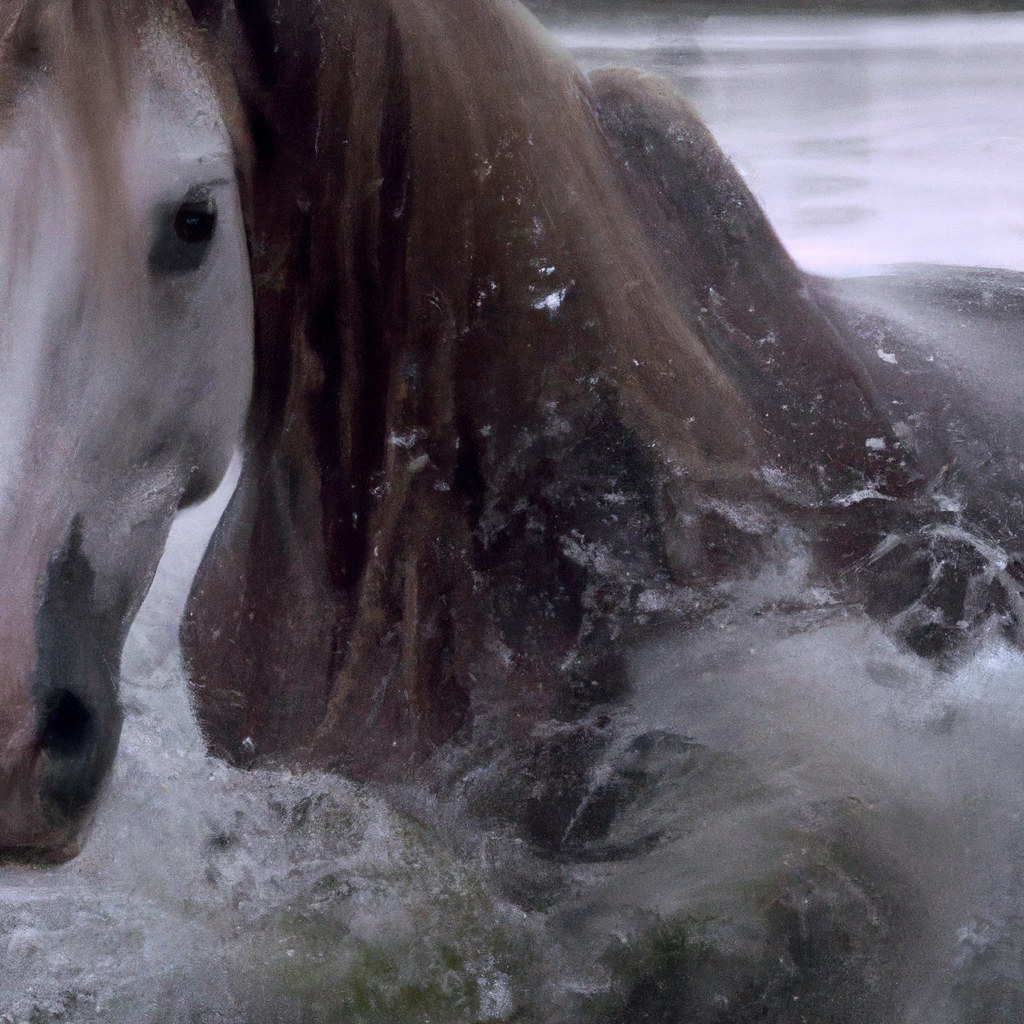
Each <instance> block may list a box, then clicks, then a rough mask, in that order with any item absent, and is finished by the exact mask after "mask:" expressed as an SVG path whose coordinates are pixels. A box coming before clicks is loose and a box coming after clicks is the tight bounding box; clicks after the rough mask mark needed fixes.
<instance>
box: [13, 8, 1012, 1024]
mask: <svg viewBox="0 0 1024 1024" xmlns="http://www.w3.org/2000/svg"><path fill="white" fill-rule="evenodd" d="M560 33H561V38H562V39H563V41H564V42H566V43H567V44H569V45H571V46H572V47H573V48H574V49H575V50H576V52H577V53H578V55H579V57H580V59H581V60H582V61H583V62H584V63H585V64H586V65H588V66H596V65H599V64H603V63H633V64H640V65H642V66H644V67H648V68H651V69H654V70H658V71H661V72H662V73H667V74H669V75H671V76H672V77H674V78H675V79H676V80H677V81H678V82H679V83H680V84H681V86H682V87H683V88H684V89H685V90H686V91H687V93H688V94H689V95H690V96H691V97H692V99H693V101H694V103H695V105H696V106H697V108H698V109H699V110H700V111H701V113H702V114H703V115H704V116H705V117H706V119H707V120H708V121H709V123H710V124H711V126H712V128H713V130H714V131H715V133H716V135H717V137H718V138H719V140H720V141H721V142H722V144H723V146H724V148H725V149H726V151H727V152H728V153H730V154H731V155H732V156H733V157H734V159H735V160H736V161H737V163H738V164H739V165H740V167H741V168H742V169H743V170H744V172H745V173H746V174H747V176H748V180H749V181H750V183H751V185H752V187H753V189H754V191H755V193H757V194H758V195H759V197H760V198H761V199H762V200H763V202H764V203H765V205H766V206H767V209H768V212H769V215H770V216H771V217H772V219H773V220H774V222H775V224H776V226H777V228H778V230H779V232H780V234H781V235H782V237H783V239H784V240H785V241H786V243H787V244H788V245H789V246H790V248H791V249H792V250H793V251H794V252H795V253H796V255H797V257H798V259H799V260H800V261H801V262H802V263H803V264H804V266H806V267H807V268H809V269H812V270H817V271H822V272H830V273H838V272H844V271H852V272H857V273H861V272H866V271H868V270H869V269H871V268H872V267H875V266H877V265H881V264H886V263H889V262H898V261H902V260H930V261H942V262H949V263H959V264H967V263H972V264H982V265H991V266H1003V267H1012V268H1017V269H1024V255H1022V250H1024V247H1022V246H1021V236H1022V233H1024V181H1022V180H1020V179H1019V175H1018V173H1017V169H1018V168H1019V166H1021V160H1020V157H1021V156H1022V147H1024V123H1022V122H1024V105H1021V104H1019V103H1017V102H1016V101H1017V100H1018V99H1019V97H1020V96H1021V95H1022V94H1024V89H1022V88H1021V86H1022V85H1024V82H1022V77H1024V61H1020V60H1019V54H1020V52H1021V44H1022V43H1024V19H1022V18H1019V17H1016V16H1009V15H997V16H984V17H980V16H979V17H943V18H922V19H892V20H887V19H877V18H874V19H858V20H843V19H830V20H817V19H799V20H797V19H764V18H761V19H753V18H747V19H712V20H710V21H708V22H705V23H703V24H701V25H690V26H686V25H679V24H675V25H673V24H672V23H671V22H670V21H664V22H661V23H658V24H648V25H645V26H641V28H640V29H639V30H638V29H637V28H636V26H633V25H631V24H630V23H629V22H623V23H620V24H619V25H601V26H594V25H588V26H584V27H582V28H581V27H578V26H576V27H573V26H562V27H561V28H560ZM229 487H230V481H228V482H227V483H226V484H225V487H223V488H222V489H221V491H220V492H219V493H218V495H217V496H215V498H214V499H211V503H209V504H208V505H206V506H203V507H202V508H200V509H197V510H195V511H192V512H189V513H186V514H185V515H183V516H182V517H181V518H180V519H179V521H178V523H177V524H176V527H175V532H174V536H173V537H172V541H171V543H170V544H169V546H168V550H167V553H166V555H165V558H164V560H163V562H162V564H161V569H160V572H159V575H158V579H157V581H156V583H155V584H154V587H153V590H152V592H151V594H150V596H149V598H148V599H147V602H146V604H145V606H144V608H143V610H142V612H141V613H140V615H139V619H138V621H137V623H136V625H135V627H134V628H133V631H132V634H131V637H130V639H129V643H128V647H127V649H126V652H125V659H124V672H123V675H124V678H123V683H122V686H123V699H124V703H125V707H126V723H125V729H124V735H123V739H122V744H121V750H120V753H119V755H118V759H117V762H116V765H115V768H114V773H113V778H112V781H111V784H110V787H109V791H108V793H107V795H106V798H105V800H104V801H103V803H102V806H101V808H100V812H99V814H98V817H97V820H96V822H95V825H94V827H93V830H92V833H91V836H90V838H89V841H88V843H87V845H86V848H85V852H84V853H83V854H82V855H81V856H80V857H79V858H77V859H76V860H75V861H73V862H72V863H70V864H67V865H64V866H61V867H59V868H53V869H48V870H30V869H10V868H8V869H4V870H2V871H0V1021H6V1022H11V1024H13V1022H18V1024H25V1022H33V1024H41V1022H50V1021H76V1022H77V1021H81V1022H88V1021H93V1020H111V1021H130V1022H136V1021H138V1022H170V1021H174V1022H177V1021H190V1022H191V1021H204V1022H205V1021H245V1022H256V1024H258V1022H262V1021H268V1022H269V1021H287V1022H292V1021H332V1022H333V1021H340V1020H344V1021H368V1022H369V1021H375V1022H384V1021H387V1022H392V1021H410V1022H411V1021H417V1022H426V1021H433V1022H448V1021H452V1022H455V1021H460V1022H461V1021H513V1020H516V1021H544V1022H558V1021H565V1022H576V1021H587V1020H593V1021H608V1022H611V1021H622V1022H629V1024H634V1022H636V1021H664V1022H669V1021H672V1022H675V1021H676V1020H677V1016H675V1015H673V1009H672V1008H673V1007H678V1006H680V1005H683V1004H685V1005H687V1006H690V1007H693V1008H695V1009H693V1011H692V1020H694V1021H708V1022H711V1021H723V1022H724V1021H746V1020H751V1019H755V1018H754V1016H752V1014H754V1012H755V1008H756V1007H757V1006H765V1005H767V1006H770V1007H771V1008H772V1009H771V1012H770V1014H769V1016H768V1017H767V1018H765V1019H770V1020H772V1021H779V1022H783V1021H785V1022H790V1021H792V1022H793V1024H798V1022H800V1021H815V1022H816V1024H817V1022H821V1021H835V1022H836V1024H840V1022H841V1024H850V1022H853V1021H859V1020H872V1021H877V1022H882V1021H893V1022H895V1021H900V1022H907V1024H910V1022H915V1024H917V1022H921V1024H925V1022H928V1024H940V1022H950V1024H952V1022H966V1021H979V1022H985V1024H995V1022H1002V1021H1006V1022H1009V1021H1017V1020H1019V1019H1021V1016H1022V1012H1024V1010H1022V1007H1024V973H1022V970H1021V963H1022V962H1024V924H1022V922H1021V919H1020V913H1019V910H1018V908H1019V906H1020V905H1021V899H1020V897H1021V895H1022V888H1021V887H1022V880H1024V873H1022V868H1024V864H1022V861H1021V857H1020V854H1019V851H1020V850H1021V849H1022V848H1024V846H1022V840H1024V834H1022V832H1024V826H1022V824H1021V814H1022V812H1024V806H1022V804H1024V796H1022V795H1021V789H1020V785H1019V779H1020V778H1021V771H1022V769H1024V712H1022V710H1021V709H1022V708H1024V699H1022V698H1024V658H1022V657H1021V655H1020V654H1018V653H1016V652H1014V651H1011V650H1009V649H1007V648H1005V647H1003V646H1001V645H1000V643H999V642H998V641H997V640H992V641H990V642H989V643H987V644H985V645H983V646H982V648H981V649H980V650H979V651H978V652H977V653H976V654H975V655H974V656H973V657H972V658H971V659H970V660H969V661H967V663H966V664H963V665H961V666H960V667H959V668H957V669H956V670H955V671H950V672H944V673H942V672H935V671H933V670H932V669H931V668H930V667H929V666H928V665H926V664H925V663H923V662H921V661H920V660H919V659H916V658H915V657H913V656H912V655H910V654H907V653H905V652H903V651H901V650H899V649H898V648H897V647H896V646H894V644H893V643H892V642H891V641H890V640H889V639H887V637H885V636H884V635H883V634H882V633H881V631H880V630H879V629H878V628H877V626H875V625H874V624H873V623H872V622H871V621H870V620H868V619H867V618H866V617H865V616H863V615H862V614H861V613H860V612H859V611H857V610H856V609H853V608H849V607H846V606H844V605H843V604H841V603H840V602H838V601H837V599H836V597H835V595H833V594H831V593H830V592H828V591H827V590H824V589H821V588H819V587H818V586H817V585H816V584H815V583H814V581H813V579H812V577H811V575H810V570H809V565H808V562H807V559H806V556H805V555H804V553H803V551H802V547H801V544H800V543H799V538H797V537H792V538H787V537H786V536H780V537H779V539H778V542H777V550H776V551H775V552H774V554H773V556H772V557H771V558H770V559H769V560H768V565H767V567H766V568H765V569H764V570H763V572H762V573H761V574H760V576H759V577H758V578H757V579H756V580H744V581H740V582H734V583H731V584H723V594H722V597H723V607H722V609H721V610H720V611H719V612H716V613H715V614H713V615H711V616H709V617H708V619H706V620H705V621H704V622H703V623H702V624H701V625H700V626H699V627H697V628H695V629H693V630H690V631H687V632H686V633H680V632H678V631H669V632H667V633H665V634H663V635H660V636H657V637H653V638H651V639H649V640H648V641H646V642H645V643H644V644H643V645H642V646H641V647H640V648H639V649H638V650H636V651H634V652H632V655H631V659H632V660H631V672H632V678H633V681H634V686H635V692H634V694H633V697H632V698H631V700H630V701H629V703H628V705H627V706H626V707H625V708H623V709H622V711H621V713H620V714H619V715H618V716H617V717H616V719H615V720H614V721H612V722H609V721H605V720H602V719H597V720H595V721H593V722H588V723H583V725H582V726H573V727H571V728H570V727H566V728H567V733H566V742H567V743H568V744H569V746H570V747H571V744H572V743H573V742H576V741H577V740H578V739H579V738H580V736H583V738H584V739H585V740H586V742H587V743H589V744H590V747H591V748H592V749H596V750H598V751H599V756H598V757H597V758H596V760H595V762H594V765H593V766H592V767H591V768H590V769H589V770H588V774H587V776H586V778H584V779H583V780H582V782H581V793H582V794H583V795H582V798H581V800H580V805H579V807H578V809H577V813H576V814H575V816H574V817H573V818H572V819H571V820H570V821H569V824H568V826H567V832H568V831H571V830H573V829H576V830H577V831H578V832H579V834H580V835H581V837H582V838H581V841H580V844H579V846H578V850H579V852H580V856H579V857H577V858H575V859H574V860H572V861H566V860H564V859H563V860H559V859H558V858H557V857H556V858H552V857H545V856H542V855H539V854H538V853H537V851H536V850H534V849H531V848H530V847H529V844H525V843H524V842H523V841H522V840H521V839H520V838H517V836H516V834H514V833H513V832H511V831H509V830H507V829H503V828H501V827H499V826H497V825H495V826H493V827H492V826H489V825H488V826H484V825H483V824H481V823H480V822H478V821H475V820H474V819H472V818H470V817H469V816H467V815H465V814H464V813H463V812H462V809H461V807H460V806H459V805H458V802H457V801H456V802H454V803H448V804H445V803H442V802H439V801H437V800H435V799H433V798H431V797H430V796H428V795H427V794H425V793H422V792H416V791H409V792H401V791H398V792H391V793H388V794H384V793H381V792H377V791H374V790H372V789H370V788H367V787H360V786H356V785H353V784H350V783H348V782H346V781H345V780H343V779H339V778H336V777H331V776H326V775H320V774H304V775H292V774H289V773H285V772H267V771H261V772H251V773H242V772H237V771H234V770H232V769H229V768H227V767H226V766H224V765H223V764H220V763H218V762H215V761H212V760H210V759H208V758H206V757H205V754H204V751H203V747H202V742H201V738H200V737H199V735H198V732H197V730H196V727H195V724H194V722H193V719H192V717H191V713H190V710H189V706H188V700H187V695H186V691H185V685H184V677H183V674H182V671H181V666H180V660H179V653H178V649H177V645H176V623H177V620H178V617H179V616H180V612H181V608H182V605H183V602H184V598H185V594H186V592H187V587H188V581H189V579H190V578H191V575H192V573H193V572H194V569H195V565H196V563H197V561H198V557H199V553H200V551H201V549H202V546H203V544H204V543H205V541H204V538H205V537H206V536H207V535H208V534H209V531H210V529H212V526H213V523H214V522H215V520H216V517H217V515H218V514H219V508H220V507H222V505H223V502H224V501H225V500H226V496H227V491H228V489H229ZM574 729H575V732H573V730H574ZM470 788H471V787H470ZM616 794H620V795H621V794H625V795H626V796H628V797H629V799H628V800H626V801H624V809H623V810H622V812H621V813H620V814H619V815H618V816H617V817H615V818H614V819H613V820H611V822H610V824H608V823H606V825H607V827H606V828H605V829H603V830H602V829H601V828H596V827H592V821H593V816H594V814H595V813H597V812H599V811H600V810H601V808H602V807H605V806H607V805H609V801H610V800H612V798H613V797H615V796H616ZM587 822H591V826H587V827H589V828H590V831H589V832H588V831H587V827H584V826H586V825H587ZM837 965H839V966H840V968H841V969H837ZM756 1019H762V1018H760V1017H757V1018H756Z"/></svg>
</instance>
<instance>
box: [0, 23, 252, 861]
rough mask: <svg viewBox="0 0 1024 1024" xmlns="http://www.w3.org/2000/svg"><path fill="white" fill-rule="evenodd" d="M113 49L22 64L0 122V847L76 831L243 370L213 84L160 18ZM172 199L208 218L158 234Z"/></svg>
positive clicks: (236, 270) (68, 838)
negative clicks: (38, 68) (164, 571)
mask: <svg viewBox="0 0 1024 1024" xmlns="http://www.w3.org/2000/svg"><path fill="white" fill-rule="evenodd" d="M119 52H120V54H121V56H122V58H123V64H124V66H122V67H120V68H119V69H118V73H119V75H120V81H115V78H116V77H117V76H115V75H114V74H111V75H110V78H109V81H108V80H106V76H104V75H102V74H100V75H97V73H96V71H95V66H96V65H93V70H91V71H90V74H92V75H93V79H92V81H91V83H90V85H89V90H90V96H89V104H88V105H86V104H84V103H83V102H81V97H75V95H74V87H75V84H76V82H78V81H79V79H80V76H79V77H76V74H75V70H74V68H73V66H72V67H71V68H60V67H58V68H56V69H50V70H47V73H46V74H36V75H33V76H31V77H30V78H28V79H27V80H26V82H25V84H24V86H23V88H22V89H21V90H20V91H19V92H18V93H17V94H16V96H15V99H14V102H13V104H12V105H11V107H10V108H9V109H8V110H7V111H5V117H4V121H3V128H2V134H0V292H2V293H3V294H2V299H0V301H2V305H0V309H2V310H3V313H2V318H0V856H6V857H19V858H26V857H27V858H29V859H36V860H38V859H42V860H60V859H65V858H67V857H68V856H73V855H74V853H75V852H77V849H78V836H79V834H80V832H81V830H82V828H83V827H84V825H85V824H86V823H87V821H88V819H89V817H90V812H91V809H92V807H93V805H94V801H95V797H96V795H97V793H98V791H99V789H100V788H101V784H102V782H103V780H104V778H105V776H106V775H107V772H108V770H109V767H110V765H111V763H112V761H113V758H114V754H115V752H116V749H117V743H118V737H119V733H120V724H121V710H120V707H119V704H118V698H117V677H118V673H119V662H120V655H121V648H122V646H123V643H124V639H125V636H126V634H127V631H128V628H129V626H130V624H131V620H132V619H133V618H134V615H135V612H136V611H137V610H138V607H139V605H140V604H141V602H142V599H143V597H144V596H145V593H146V591H147V589H148V587H149V584H150V581H151V579H152V576H153V573H154V571H155V569H156V565H157V562H158V561H159V557H160V554H161V552H162V549H163V545H164V541H165V539H166V536H167V532H168V530H169V528H170V524H171V520H172V518H173V516H174V513H175V511H176V510H177V508H178V507H179V506H180V505H181V504H183V503H184V502H186V501H191V500H195V499H197V498H199V497H201V496H203V495H204V494H205V493H207V492H209V491H210V490H212V488H213V487H215V486H216V483H217V482H218V481H219V479H220V478H221V476H222V475H223V473H224V471H225V469H226V467H227V465H228V462H229V460H230V458H231V455H232V452H233V451H234V449H235V447H236V446H237V444H238V441H239V437H240V434H241V429H242V425H243V422H244V417H245V413H246V409H247V405H248V399H249V392H250V388H251V378H252V355H251V353H252V296H251V285H250V280H249V266H248V257H247V252H246V245H245V237H244V228H243V224H242V215H241V207H240V201H239V194H238V186H237V181H236V169H235V160H234V154H233V149H232V145H231V138H230V136H229V132H228V129H227V127H226V125H225V123H224V120H223V118H222V116H221V113H220V102H219V100H218V97H217V95H216V94H215V92H214V90H213V88H212V87H211V86H210V85H209V82H208V79H207V78H206V76H205V75H204V74H203V71H202V68H201V66H200V64H199V61H198V60H197V58H196V57H195V56H194V53H193V51H192V50H191V49H190V48H189V46H188V44H187V42H186V40H185V39H184V38H183V37H181V36H179V35H177V34H176V33H172V32H171V31H170V29H169V28H167V27H164V28H162V29H159V30H158V29H154V30H152V31H148V32H147V33H145V34H143V35H142V37H141V43H136V44H133V46H131V47H129V48H128V49H127V50H125V49H122V50H121V51H119ZM71 63H72V65H73V58H72V60H71ZM189 197H192V198H191V199H190V198H189ZM196 197H198V198H196ZM187 202H191V203H192V204H193V205H196V204H199V205H200V206H202V209H200V210H199V213H200V214H202V215H204V216H207V220H209V219H210V214H209V211H211V210H212V211H213V214H212V219H213V223H214V225H215V227H214V228H213V229H212V231H211V235H210V237H209V238H208V239H205V240H204V239H200V242H196V241H195V237H194V236H188V237H189V239H190V240H188V241H187V242H185V241H182V240H181V238H180V237H179V235H180V231H179V228H177V227H175V224H177V223H178V221H176V220H175V217H176V216H177V217H179V219H180V215H181V210H182V209H184V208H185V205H187ZM176 211H177V213H176ZM187 212H188V211H187V210H186V213H187ZM193 219H194V220H195V218H193ZM199 223H200V228H202V226H203V225H202V221H201V218H200V221H199ZM186 227H187V225H186ZM207 227H209V225H208V224H207ZM190 230H193V231H194V228H193V229H190ZM169 232H178V234H173V233H169ZM164 236H167V238H164ZM161 239H163V241H162V240H161ZM168 239H169V241H168ZM176 239H177V241H176ZM161 245H163V247H164V248H163V249H161V248H160V246H161ZM176 245H177V246H179V248H180V249H181V252H180V253H178V252H177V251H176V250H174V248H173V247H174V246H176ZM200 245H201V251H200V249H197V248H196V247H197V246H200ZM168 246H171V255H170V256H168V255H167V249H168ZM189 246H192V248H191V249H190V248H189ZM182 254H184V255H182Z"/></svg>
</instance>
